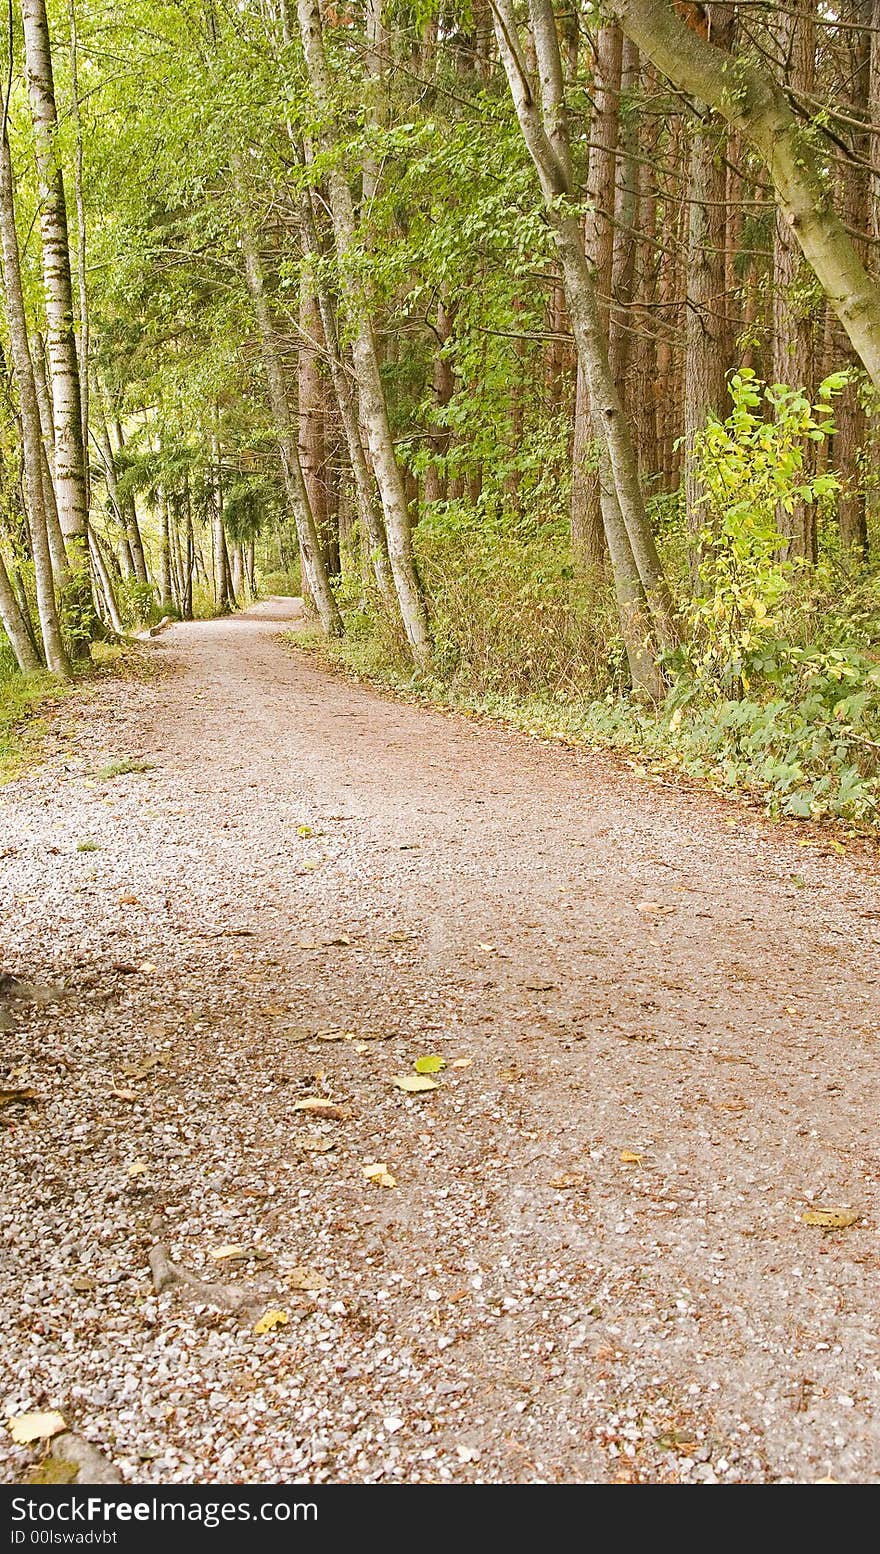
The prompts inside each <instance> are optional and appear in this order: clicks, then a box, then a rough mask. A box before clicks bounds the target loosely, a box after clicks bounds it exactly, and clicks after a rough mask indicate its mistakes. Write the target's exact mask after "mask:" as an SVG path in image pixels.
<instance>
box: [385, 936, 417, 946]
mask: <svg viewBox="0 0 880 1554" xmlns="http://www.w3.org/2000/svg"><path fill="white" fill-rule="evenodd" d="M385 937H386V938H387V940H388V943H389V944H406V941H407V939H414V938H415V934H411V933H389V934H386V936H385Z"/></svg>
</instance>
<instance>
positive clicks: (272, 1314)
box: [254, 1311, 290, 1338]
mask: <svg viewBox="0 0 880 1554" xmlns="http://www.w3.org/2000/svg"><path fill="white" fill-rule="evenodd" d="M289 1321H290V1317H289V1316H288V1315H287V1312H286V1311H264V1313H263V1315H262V1316H261V1317H260V1320H259V1322H255V1323H254V1332H255V1333H256V1335H257V1337H258V1338H262V1336H263V1334H264V1333H271V1331H272V1329H273V1327H286V1326H287V1324H288V1322H289Z"/></svg>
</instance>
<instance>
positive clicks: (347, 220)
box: [297, 0, 431, 669]
mask: <svg viewBox="0 0 880 1554" xmlns="http://www.w3.org/2000/svg"><path fill="white" fill-rule="evenodd" d="M297 10H298V16H299V26H300V34H301V37H302V45H303V53H304V56H305V62H306V70H307V73H308V78H309V87H310V90H311V93H312V97H313V99H314V101H315V105H316V107H317V109H318V112H319V114H320V116H321V119H322V121H323V123H324V124H325V125H326V126H328V127H327V128H325V129H324V130H323V132H322V135H321V145H322V149H323V150H324V151H325V152H326V153H328V157H329V160H330V165H329V168H328V172H327V189H328V195H329V204H330V213H331V218H332V222H333V232H334V238H335V244H336V254H337V258H338V261H339V280H340V287H341V291H342V296H343V300H344V303H345V307H346V312H347V314H348V317H349V320H350V322H351V327H352V336H353V338H352V357H353V361H354V370H355V379H356V382H357V388H358V402H359V406H360V421H361V425H362V427H363V429H364V432H365V434H366V439H367V445H368V447H369V451H370V457H371V460H372V464H373V473H374V475H375V477H376V484H377V486H378V488H379V495H380V497H381V501H382V510H383V513H384V515H385V533H386V537H387V541H388V559H389V562H390V565H391V573H392V576H393V578H394V586H395V590H396V592H397V599H398V603H399V606H400V614H401V619H402V620H403V626H404V630H405V632H406V636H407V640H408V642H409V646H410V650H411V652H412V656H413V660H414V662H415V664H416V665H417V667H419V668H423V669H424V668H427V667H428V666H429V664H430V661H431V642H430V635H429V632H428V617H427V613H426V610H425V602H424V599H423V597H422V591H421V586H420V584H419V580H418V577H417V575H416V569H415V562H414V559H413V552H412V532H411V526H410V517H409V508H408V506H407V501H406V492H405V489H404V483H403V476H402V473H401V470H400V466H399V464H398V462H397V457H396V454H395V451H394V440H393V438H392V435H391V426H390V423H389V419H388V405H387V402H386V399H385V389H384V386H383V383H382V378H381V374H380V372H379V355H378V351H377V348H376V338H375V334H374V332H373V321H372V317H371V313H370V307H369V303H368V301H367V297H366V295H365V292H364V289H363V285H362V282H361V280H360V278H359V276H358V274H357V271H356V268H355V266H354V265H353V264H352V262H351V250H352V248H353V244H354V240H355V231H356V224H355V215H354V203H353V200H352V195H351V190H350V188H349V186H348V181H347V179H346V177H345V174H344V173H343V172H342V170H341V168H340V167H339V165H338V161H337V159H336V156H337V151H336V146H335V140H334V137H335V130H336V125H335V117H336V116H335V112H334V97H333V91H332V86H331V80H330V74H329V71H328V68H327V61H326V57H325V54H324V37H323V32H322V27H321V10H320V5H319V0H298V5H297Z"/></svg>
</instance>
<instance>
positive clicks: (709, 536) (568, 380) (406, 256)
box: [0, 0, 880, 822]
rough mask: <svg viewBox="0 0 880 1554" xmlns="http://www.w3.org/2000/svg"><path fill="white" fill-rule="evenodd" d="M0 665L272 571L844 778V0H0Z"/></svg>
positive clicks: (188, 613) (853, 243)
mask: <svg viewBox="0 0 880 1554" xmlns="http://www.w3.org/2000/svg"><path fill="white" fill-rule="evenodd" d="M4 32H5V36H4V42H3V79H4V106H3V114H2V147H0V228H2V231H0V238H2V272H3V308H2V321H0V329H2V362H0V365H2V371H3V378H4V395H3V400H2V410H0V621H2V626H3V632H4V640H3V642H2V644H0V675H2V677H3V684H4V685H5V687H6V692H7V694H8V696H9V698H11V704H13V705H14V706H15V708H16V709H18V708H20V706H21V705H22V701H21V686H22V684H23V683H24V677H30V678H31V680H32V682H33V684H34V685H35V686H41V685H44V684H45V675H46V674H49V675H51V676H54V677H56V679H60V680H61V681H65V680H67V679H68V678H69V677H70V676H71V675H74V674H76V673H79V672H82V668H83V666H87V665H88V664H89V663H90V661H91V658H92V656H93V654H94V645H95V643H97V642H100V641H103V642H107V641H110V642H113V641H121V640H124V639H125V638H126V636H128V635H129V634H130V633H132V632H133V631H136V630H137V629H139V628H141V627H142V626H144V625H149V624H151V623H153V622H155V621H156V620H158V619H159V618H160V617H162V616H172V617H180V618H182V619H188V618H191V617H193V615H207V614H212V613H221V612H225V611H229V610H233V609H235V608H237V607H239V606H241V605H243V604H247V603H248V602H250V601H252V600H253V599H255V598H256V597H257V596H258V595H259V594H260V593H273V592H274V593H302V595H303V597H304V598H305V600H306V602H307V605H308V608H309V609H310V611H311V612H312V613H313V616H314V621H315V628H316V633H320V639H321V641H323V642H324V643H325V647H323V648H322V649H321V651H326V652H330V653H331V654H332V655H333V656H334V657H335V658H339V659H340V660H341V661H342V662H344V663H346V664H348V665H350V666H354V667H355V668H356V669H357V670H358V672H361V673H367V674H371V675H374V676H378V677H381V678H383V679H384V680H385V681H386V682H391V683H395V684H397V685H401V686H407V687H409V688H410V690H413V691H415V692H416V693H417V694H421V695H426V696H432V697H439V698H446V699H452V700H454V701H456V702H457V703H458V704H460V705H468V706H472V707H479V708H482V709H484V710H487V711H489V712H494V713H499V714H501V715H504V716H507V717H511V718H513V719H514V720H516V721H518V722H520V723H522V724H524V726H526V727H528V728H532V729H537V730H541V731H545V732H551V733H557V734H562V735H564V736H565V737H571V738H587V739H594V740H601V741H605V742H612V743H619V744H621V745H623V746H625V747H626V748H628V749H630V750H637V751H640V752H642V756H641V758H642V759H644V756H645V753H647V756H648V758H649V759H650V760H652V761H657V762H658V763H660V764H661V765H663V766H664V767H667V768H668V767H669V766H672V767H673V768H674V767H680V768H683V769H685V770H687V771H690V772H694V773H696V774H697V775H699V776H701V777H704V778H705V777H708V778H709V779H710V780H711V781H712V782H714V783H716V784H718V783H720V784H722V785H724V784H726V785H728V786H730V787H734V788H735V787H741V786H747V787H756V788H758V789H759V790H760V791H761V792H762V793H763V795H764V796H765V797H766V799H767V801H768V803H769V804H770V807H771V808H772V809H774V810H775V811H777V812H780V813H783V814H787V815H793V816H803V817H811V818H816V817H821V816H824V815H834V816H839V817H843V818H846V819H848V820H851V821H861V822H871V821H872V820H873V819H874V817H875V814H876V805H877V794H878V788H880V768H878V762H877V755H878V751H880V658H878V651H877V647H878V640H880V580H878V573H877V568H876V561H875V552H876V544H877V536H876V528H877V503H878V498H877V480H876V435H877V420H876V397H877V393H878V390H880V282H878V267H877V252H878V248H877V245H878V241H880V186H878V181H880V13H878V11H877V8H876V6H875V5H873V4H872V3H868V0H851V3H849V0H848V3H846V4H842V5H825V4H823V5H821V6H820V5H817V4H816V3H815V0H791V3H790V4H787V5H775V4H769V3H767V4H765V3H763V0H750V3H749V4H744V3H739V4H732V3H731V4H727V3H725V4H720V3H718V4H716V3H712V4H708V5H705V6H704V5H700V4H691V3H688V0H675V3H674V4H673V3H672V0H610V3H608V4H606V5H604V6H601V7H600V6H596V5H594V4H587V3H582V0H575V3H567V4H564V5H563V4H554V3H552V0H529V4H528V5H521V4H520V5H517V4H513V3H511V0H462V3H460V4H458V3H453V4H434V3H432V0H427V3H421V0H420V3H418V4H407V3H396V0H395V3H387V0H386V3H384V4H383V0H366V3H365V4H363V5H361V4H346V3H335V0H332V3H329V4H322V3H321V0H296V3H294V0H238V3H236V4H232V3H224V0H191V3H190V0H180V3H172V0H150V3H149V4H147V3H145V0H113V3H110V0H58V3H54V0H53V3H50V4H48V6H47V4H46V0H10V8H9V14H8V19H7V25H6V27H5V29H4Z"/></svg>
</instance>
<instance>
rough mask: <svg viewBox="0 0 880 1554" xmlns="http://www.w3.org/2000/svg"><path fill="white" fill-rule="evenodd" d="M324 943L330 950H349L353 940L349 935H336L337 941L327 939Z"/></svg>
mask: <svg viewBox="0 0 880 1554" xmlns="http://www.w3.org/2000/svg"><path fill="white" fill-rule="evenodd" d="M324 943H325V944H326V945H327V946H328V948H329V949H337V948H348V946H349V945H350V944H351V940H350V938H349V937H348V934H347V933H340V934H337V935H336V938H335V939H325V940H324Z"/></svg>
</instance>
